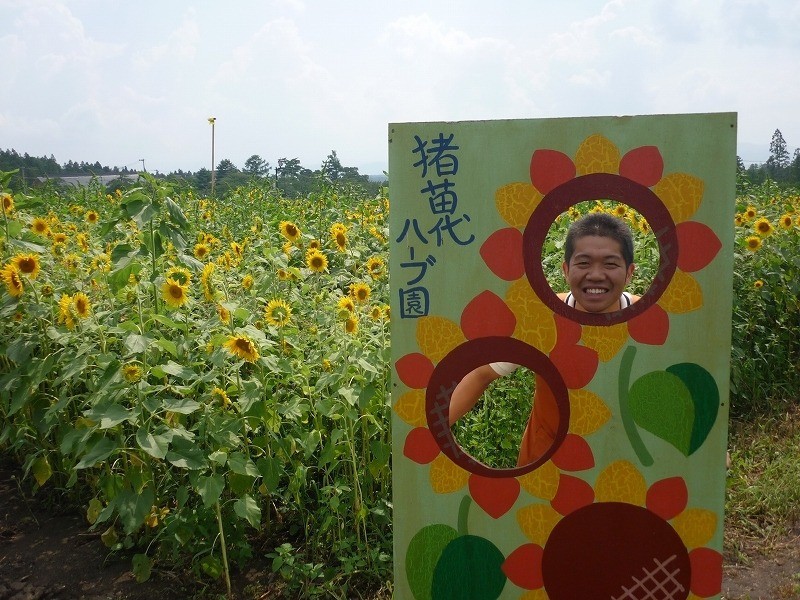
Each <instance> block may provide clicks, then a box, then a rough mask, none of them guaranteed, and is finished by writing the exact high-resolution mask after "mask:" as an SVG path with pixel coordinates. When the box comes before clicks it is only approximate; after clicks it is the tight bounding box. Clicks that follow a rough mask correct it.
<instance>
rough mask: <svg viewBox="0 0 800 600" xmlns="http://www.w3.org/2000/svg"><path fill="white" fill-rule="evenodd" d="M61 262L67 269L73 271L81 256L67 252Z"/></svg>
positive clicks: (79, 264) (79, 263) (76, 268)
mask: <svg viewBox="0 0 800 600" xmlns="http://www.w3.org/2000/svg"><path fill="white" fill-rule="evenodd" d="M62 262H63V265H64V268H65V269H67V271H70V272H71V273H74V272H75V271H77V270H78V267H80V266H81V257H80V256H78V255H77V254H67V255H66V256H65V257H64V260H63V261H62Z"/></svg>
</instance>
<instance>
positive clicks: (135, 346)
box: [123, 333, 153, 354]
mask: <svg viewBox="0 0 800 600" xmlns="http://www.w3.org/2000/svg"><path fill="white" fill-rule="evenodd" d="M152 341H153V338H151V337H150V336H148V335H139V334H138V333H129V334H128V335H127V336H126V337H125V341H124V342H123V344H124V345H125V348H127V350H128V352H129V353H130V354H139V353H141V352H144V351H145V350H147V347H148V346H149V345H150V342H152Z"/></svg>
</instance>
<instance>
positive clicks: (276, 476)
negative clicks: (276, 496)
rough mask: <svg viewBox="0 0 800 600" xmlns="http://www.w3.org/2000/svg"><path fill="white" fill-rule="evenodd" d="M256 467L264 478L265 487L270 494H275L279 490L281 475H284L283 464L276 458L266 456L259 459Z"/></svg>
mask: <svg viewBox="0 0 800 600" xmlns="http://www.w3.org/2000/svg"><path fill="white" fill-rule="evenodd" d="M256 466H257V467H258V472H259V473H261V477H263V478H264V485H265V486H267V489H268V490H269V491H270V492H274V491H275V490H276V489H277V488H278V483H280V479H281V475H283V463H282V462H281V461H280V460H279V459H277V458H275V457H274V456H265V457H263V458H259V459H258V461H257V462H256Z"/></svg>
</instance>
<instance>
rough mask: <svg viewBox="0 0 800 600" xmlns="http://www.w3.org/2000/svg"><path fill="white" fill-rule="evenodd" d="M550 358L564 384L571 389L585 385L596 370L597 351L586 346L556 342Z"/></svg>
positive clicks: (597, 361)
mask: <svg viewBox="0 0 800 600" xmlns="http://www.w3.org/2000/svg"><path fill="white" fill-rule="evenodd" d="M550 360H551V361H552V363H553V364H554V365H555V366H556V368H557V369H558V371H559V373H561V377H563V378H564V384H565V385H566V386H567V387H568V388H569V389H571V390H576V389H578V388H582V387H586V386H587V385H588V384H589V382H590V381H591V380H592V378H593V377H594V374H595V373H596V372H597V365H598V363H599V359H598V357H597V352H596V351H595V350H592V349H591V348H587V347H586V346H569V345H561V344H556V347H555V348H553V350H552V351H551V352H550Z"/></svg>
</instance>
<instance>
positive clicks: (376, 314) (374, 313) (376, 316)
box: [369, 304, 383, 321]
mask: <svg viewBox="0 0 800 600" xmlns="http://www.w3.org/2000/svg"><path fill="white" fill-rule="evenodd" d="M369 316H370V318H371V319H372V320H373V321H379V320H380V318H381V317H382V316H383V309H382V308H381V307H380V306H378V305H377V304H376V305H375V306H373V307H372V310H370V311H369Z"/></svg>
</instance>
